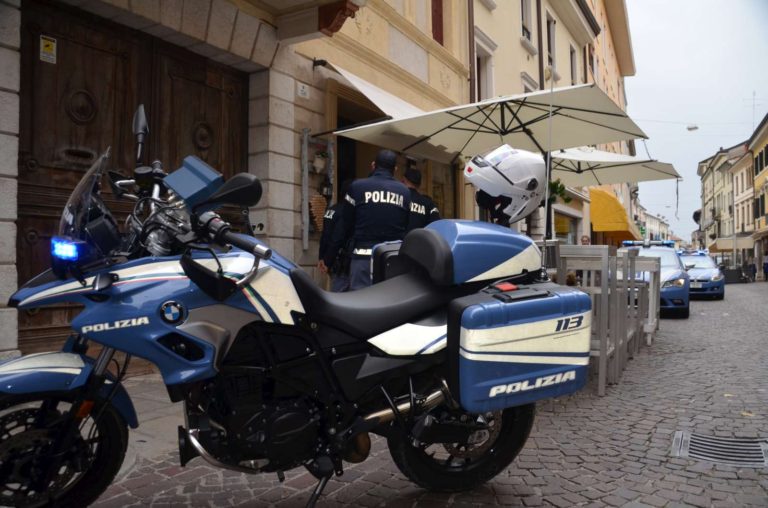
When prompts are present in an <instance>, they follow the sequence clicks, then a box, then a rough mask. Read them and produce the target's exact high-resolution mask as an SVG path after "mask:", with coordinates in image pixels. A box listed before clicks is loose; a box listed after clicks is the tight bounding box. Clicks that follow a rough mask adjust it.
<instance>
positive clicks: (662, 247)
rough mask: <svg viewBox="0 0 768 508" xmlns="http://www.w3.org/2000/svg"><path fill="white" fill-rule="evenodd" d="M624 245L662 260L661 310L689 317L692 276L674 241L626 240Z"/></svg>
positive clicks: (639, 254) (645, 255)
mask: <svg viewBox="0 0 768 508" xmlns="http://www.w3.org/2000/svg"><path fill="white" fill-rule="evenodd" d="M623 245H624V248H630V249H639V251H640V252H638V256H644V257H656V258H659V260H660V261H661V275H660V283H661V295H660V296H661V310H662V312H668V313H672V314H675V315H677V316H679V317H682V318H687V317H688V316H689V314H690V277H689V276H688V273H687V272H686V271H685V265H683V262H682V260H681V259H680V256H679V255H678V253H677V251H675V249H674V245H675V244H674V242H671V241H665V240H656V241H649V240H645V241H625V242H624V243H623ZM645 276H646V277H647V275H645Z"/></svg>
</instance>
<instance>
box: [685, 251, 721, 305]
mask: <svg viewBox="0 0 768 508" xmlns="http://www.w3.org/2000/svg"><path fill="white" fill-rule="evenodd" d="M680 259H681V260H682V261H683V264H684V265H685V269H686V270H687V271H688V276H689V277H690V278H691V297H693V296H703V297H710V298H715V299H717V300H722V299H723V298H725V275H724V274H723V271H722V270H721V269H720V268H719V267H718V266H717V265H716V264H715V261H714V260H713V259H712V258H711V257H709V256H708V255H707V254H706V253H705V252H696V251H694V252H684V253H683V254H682V255H681V256H680Z"/></svg>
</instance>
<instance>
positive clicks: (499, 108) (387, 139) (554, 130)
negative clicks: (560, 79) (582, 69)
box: [335, 84, 646, 163]
mask: <svg viewBox="0 0 768 508" xmlns="http://www.w3.org/2000/svg"><path fill="white" fill-rule="evenodd" d="M550 109H551V121H550ZM335 134H337V135H339V136H345V137H347V138H352V139H356V140H358V141H364V142H366V143H370V144H373V145H377V146H381V147H384V148H389V149H391V150H395V151H398V152H404V153H407V154H411V155H415V156H420V157H425V158H428V159H432V160H436V161H439V162H446V163H447V162H451V161H453V160H454V159H455V158H456V157H457V156H458V155H459V154H464V155H468V156H473V155H476V154H479V153H483V152H485V151H487V150H490V149H492V148H495V147H496V146H499V145H501V144H504V143H507V144H509V145H511V146H513V147H515V148H520V149H523V150H529V151H533V152H541V153H544V152H549V151H552V150H556V149H560V148H569V147H574V146H582V145H591V144H599V143H610V142H613V141H621V140H626V139H634V138H645V137H646V136H645V134H644V133H643V131H642V130H641V129H640V127H638V126H637V125H636V124H635V123H634V122H633V121H632V120H631V119H630V118H629V117H628V116H627V114H626V113H625V112H624V111H622V110H621V108H619V106H617V105H616V103H614V102H613V101H612V100H611V99H610V97H608V96H607V95H606V94H605V92H603V91H602V90H600V88H598V87H597V86H596V85H593V84H592V85H578V86H571V87H565V88H556V89H553V90H551V91H538V92H532V93H528V94H521V95H511V96H507V97H498V98H495V99H489V100H485V101H481V102H476V103H472V104H465V105H463V106H455V107H452V108H447V109H441V110H438V111H432V112H429V113H424V114H419V115H414V116H410V117H407V118H401V119H398V120H387V121H383V122H378V123H375V124H371V125H365V126H361V127H356V128H352V129H347V130H340V131H336V133H335Z"/></svg>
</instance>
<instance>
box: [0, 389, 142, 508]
mask: <svg viewBox="0 0 768 508" xmlns="http://www.w3.org/2000/svg"><path fill="white" fill-rule="evenodd" d="M73 400H74V394H73V393H71V392H65V393H59V392H51V393H37V394H25V395H6V396H2V397H0V505H1V506H24V507H38V506H57V507H76V506H77V507H79V506H88V505H89V504H91V503H93V502H94V501H95V500H96V499H97V498H98V497H99V496H100V495H101V494H102V493H103V492H104V491H105V490H106V489H107V487H109V484H110V483H111V482H112V480H113V479H114V477H115V475H116V474H117V472H118V471H119V470H120V466H121V465H122V463H123V458H124V457H125V451H126V449H127V446H128V429H127V427H126V424H125V422H124V421H123V419H122V417H121V416H120V415H119V414H118V413H117V411H116V410H115V409H114V408H113V407H112V405H111V404H109V403H104V402H98V403H97V404H96V405H95V406H94V408H93V410H92V412H91V416H89V417H87V418H86V419H85V420H83V422H82V424H81V426H80V433H79V435H78V436H76V438H75V441H74V443H73V446H72V447H71V449H70V450H68V452H67V454H66V455H65V458H64V459H63V460H62V462H61V467H60V468H59V470H58V471H57V472H56V473H55V474H54V475H53V478H52V479H51V481H50V482H49V483H48V485H47V486H46V487H45V488H44V489H41V490H42V491H38V490H36V489H35V487H34V485H33V480H32V477H33V475H34V474H39V472H40V471H41V470H43V469H44V466H45V465H46V462H47V460H49V457H48V456H47V455H46V450H47V449H49V448H50V446H51V444H52V442H53V439H54V435H55V430H56V427H57V425H59V424H63V422H64V418H63V415H65V414H66V413H67V411H68V410H69V408H70V407H71V403H72V401H73ZM94 417H97V419H96V421H94Z"/></svg>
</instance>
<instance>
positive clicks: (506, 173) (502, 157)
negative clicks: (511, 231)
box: [464, 145, 547, 223]
mask: <svg viewBox="0 0 768 508" xmlns="http://www.w3.org/2000/svg"><path fill="white" fill-rule="evenodd" d="M546 173H547V171H546V167H545V165H544V158H543V157H542V156H541V155H540V154H538V153H532V152H526V151H525V150H515V149H514V148H512V147H511V146H509V145H501V146H500V147H498V148H496V149H495V150H492V151H490V152H488V153H487V154H485V155H477V156H475V157H473V158H472V160H470V161H469V162H468V163H467V166H466V167H465V168H464V178H466V179H467V181H468V182H469V183H471V184H472V185H473V186H474V187H475V188H476V189H477V190H478V191H482V192H485V193H486V194H488V195H490V196H493V197H497V196H502V197H506V198H507V200H509V201H510V203H509V205H508V206H507V207H506V208H504V209H503V210H502V212H503V213H504V214H505V215H507V216H509V222H510V223H511V222H517V221H519V220H521V219H523V218H525V217H526V216H528V215H529V214H530V213H531V212H533V211H534V210H535V209H536V208H538V207H539V205H540V204H541V200H542V199H544V193H545V190H546V187H545V186H546V184H547V181H546ZM505 201H506V200H505Z"/></svg>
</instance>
